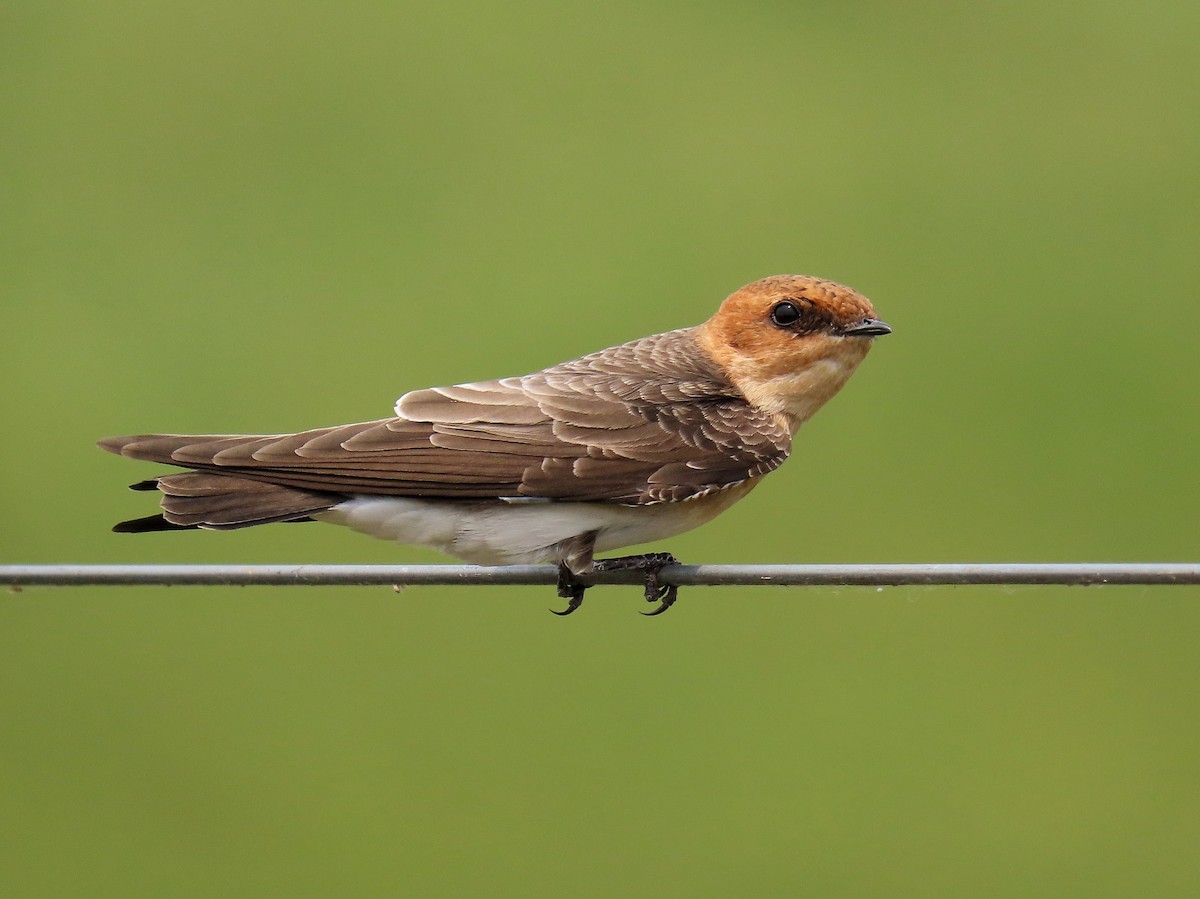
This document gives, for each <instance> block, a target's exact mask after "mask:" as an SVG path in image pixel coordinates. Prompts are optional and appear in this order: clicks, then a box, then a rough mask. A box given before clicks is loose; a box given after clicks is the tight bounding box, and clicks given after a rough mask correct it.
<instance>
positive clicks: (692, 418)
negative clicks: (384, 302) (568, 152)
mask: <svg viewBox="0 0 1200 899" xmlns="http://www.w3.org/2000/svg"><path fill="white" fill-rule="evenodd" d="M396 411H397V416H398V417H396V418H390V419H385V420H382V421H373V422H363V423H359V424H351V425H343V426H341V427H335V428H322V429H318V430H314V431H305V432H303V433H300V434H291V435H276V436H262V437H257V436H206V437H197V436H175V435H145V436H139V437H120V438H110V439H108V440H105V441H102V443H101V446H103V447H104V448H105V449H108V450H110V451H112V452H116V453H120V454H122V455H126V456H131V457H133V458H138V459H149V460H153V461H159V462H166V463H169V464H172V465H180V466H183V467H186V468H195V469H199V470H204V471H220V472H221V473H222V474H228V475H232V476H236V477H242V478H247V479H250V480H254V481H262V482H267V483H271V484H277V485H283V486H286V487H292V488H299V489H301V490H306V491H315V492H321V493H325V494H338V495H348V494H354V495H370V494H382V495H392V496H416V497H445V498H455V499H496V498H499V497H531V498H545V499H557V500H581V501H603V502H619V503H630V504H642V503H655V502H664V501H674V500H682V499H688V498H691V497H698V496H703V495H705V494H708V493H712V492H713V491H716V490H719V489H721V488H723V487H728V486H731V485H733V484H737V483H740V482H742V481H745V480H746V479H748V478H753V477H756V476H758V475H761V474H765V473H766V472H768V471H771V470H772V469H774V468H776V467H777V466H778V465H779V464H780V463H782V462H783V460H784V459H785V458H786V457H787V454H788V451H789V448H790V435H789V433H788V432H787V429H786V428H785V427H783V426H782V425H781V424H779V423H778V422H777V421H776V420H775V418H774V416H772V415H770V414H768V413H765V412H761V411H759V410H756V409H754V408H753V407H752V406H750V405H749V404H748V403H747V402H746V401H745V399H744V398H743V397H742V396H741V394H740V393H738V391H737V390H736V389H735V388H734V387H733V386H732V385H731V384H730V383H729V382H728V381H727V380H726V379H725V378H724V377H723V375H722V374H721V373H720V371H719V370H718V369H716V368H715V367H714V366H712V365H710V364H708V363H707V362H705V361H704V357H703V356H702V355H701V353H700V351H699V350H698V348H697V347H696V345H695V341H694V337H693V335H692V330H691V329H683V330H680V331H672V332H669V333H667V334H659V335H655V336H653V337H647V338H643V339H641V340H637V341H633V342H632V343H627V344H623V345H621V346H618V347H613V348H611V349H608V350H603V351H601V352H599V353H594V354H592V355H590V356H585V357H583V358H581V359H576V360H574V361H572V362H567V363H563V364H562V365H558V366H555V367H553V368H548V369H546V370H544V371H541V372H537V373H536V374H532V375H527V376H525V377H523V378H506V379H503V380H500V381H487V382H482V383H477V384H461V385H457V386H454V387H439V388H433V389H429V390H419V391H416V392H414V393H410V394H407V395H405V396H404V397H401V399H400V401H399V402H398V403H397V404H396Z"/></svg>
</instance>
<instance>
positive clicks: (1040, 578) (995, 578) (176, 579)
mask: <svg viewBox="0 0 1200 899" xmlns="http://www.w3.org/2000/svg"><path fill="white" fill-rule="evenodd" d="M557 579H558V569H557V568H556V567H554V566H552V565H501V566H495V567H491V566H478V565H0V585H3V584H8V585H10V586H12V587H22V586H44V587H98V586H126V587H128V586H188V585H191V586H197V585H207V586H313V587H320V586H324V587H330V586H370V585H376V586H379V585H387V586H416V585H427V586H433V585H440V586H459V585H475V584H493V585H544V584H554V583H556V582H557ZM642 579H643V578H642V575H640V574H639V573H638V572H636V571H612V572H604V573H597V574H595V575H589V576H588V577H585V578H580V580H581V581H583V582H584V583H590V584H640V583H641V582H642ZM659 581H660V582H661V583H663V584H675V585H678V586H689V587H690V586H697V587H699V586H709V587H726V586H742V587H746V586H758V585H775V586H789V587H803V586H821V585H824V586H876V587H889V586H890V587H897V586H904V585H914V584H920V585H925V586H934V585H941V586H946V585H955V584H994V585H1030V584H1043V585H1045V584H1058V585H1093V584H1133V585H1138V584H1140V585H1146V586H1149V585H1157V584H1200V563H1193V562H1128V563H1127V562H1063V563H1057V562H1056V563H948V564H884V565H672V566H669V567H667V568H664V569H663V570H662V573H661V574H660V575H659Z"/></svg>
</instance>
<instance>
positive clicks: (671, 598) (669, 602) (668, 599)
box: [642, 587, 679, 618]
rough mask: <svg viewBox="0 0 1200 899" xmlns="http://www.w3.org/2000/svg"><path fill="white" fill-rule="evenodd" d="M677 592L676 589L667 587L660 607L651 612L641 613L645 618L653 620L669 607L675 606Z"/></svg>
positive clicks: (677, 589)
mask: <svg viewBox="0 0 1200 899" xmlns="http://www.w3.org/2000/svg"><path fill="white" fill-rule="evenodd" d="M678 592H679V588H678V587H668V588H667V592H666V593H665V594H664V595H663V598H662V605H661V606H659V607H658V608H657V609H655V610H654V611H653V612H642V614H643V615H645V616H646V617H647V618H653V617H654V616H655V615H661V614H662V613H663V612H665V611H666V610H667V609H669V608H671V606H673V605H675V595H676V594H677V593H678Z"/></svg>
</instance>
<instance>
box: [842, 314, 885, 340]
mask: <svg viewBox="0 0 1200 899" xmlns="http://www.w3.org/2000/svg"><path fill="white" fill-rule="evenodd" d="M891 333H892V329H891V328H889V327H888V326H887V325H885V324H884V323H883V322H881V321H880V320H879V319H877V318H864V319H863V320H862V321H860V322H855V323H854V324H852V325H850V326H849V327H847V328H842V335H843V336H845V337H882V336H883V335H884V334H891Z"/></svg>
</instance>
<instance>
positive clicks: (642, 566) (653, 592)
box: [559, 553, 679, 617]
mask: <svg viewBox="0 0 1200 899" xmlns="http://www.w3.org/2000/svg"><path fill="white" fill-rule="evenodd" d="M678 564H679V560H678V559H676V558H675V557H674V556H673V555H671V553H646V554H645V555H641V556H621V557H619V558H616V559H597V560H596V562H595V563H594V567H595V569H596V570H597V571H618V570H628V569H631V568H632V569H634V570H637V571H642V572H645V575H646V581H645V596H646V602H657V603H661V605H659V607H658V608H657V609H655V610H654V611H652V612H642V614H643V615H645V616H647V617H651V616H654V615H661V614H662V613H663V612H665V611H666V610H667V609H669V608H671V606H673V605H674V604H675V599H676V597H677V596H678V594H679V588H678V587H676V586H674V585H672V584H662V583H659V580H658V575H659V573H660V572H661V571H662V570H663V569H664V568H666V567H667V566H668V565H678ZM561 577H562V575H561V568H560V575H559V578H560V583H561Z"/></svg>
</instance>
